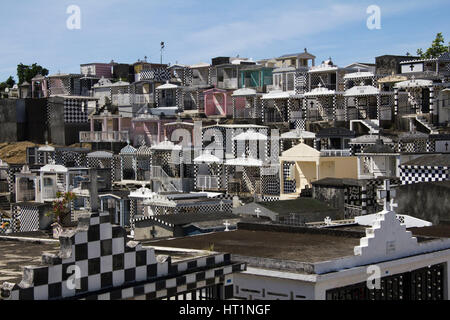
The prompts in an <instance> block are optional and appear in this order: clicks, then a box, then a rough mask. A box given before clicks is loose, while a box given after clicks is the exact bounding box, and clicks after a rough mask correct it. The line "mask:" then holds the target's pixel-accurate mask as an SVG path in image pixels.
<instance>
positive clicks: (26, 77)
mask: <svg viewBox="0 0 450 320" xmlns="http://www.w3.org/2000/svg"><path fill="white" fill-rule="evenodd" d="M38 74H40V75H43V76H47V75H48V70H47V69H45V68H43V67H41V66H40V65H38V64H37V63H33V64H32V65H31V66H27V65H24V64H22V63H21V64H19V65H18V66H17V78H19V84H22V83H24V82H25V81H26V82H31V79H33V78H34V77H35V76H37V75H38Z"/></svg>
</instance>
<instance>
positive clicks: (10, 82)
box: [0, 77, 16, 92]
mask: <svg viewBox="0 0 450 320" xmlns="http://www.w3.org/2000/svg"><path fill="white" fill-rule="evenodd" d="M15 84H16V81H14V79H13V77H9V78H8V79H7V80H6V81H5V82H0V92H3V91H5V89H6V88H12V87H13V86H14V85H15Z"/></svg>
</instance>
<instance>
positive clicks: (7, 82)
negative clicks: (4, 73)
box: [5, 76, 16, 88]
mask: <svg viewBox="0 0 450 320" xmlns="http://www.w3.org/2000/svg"><path fill="white" fill-rule="evenodd" d="M5 83H6V84H7V85H8V86H9V87H10V88H12V87H14V85H15V84H16V81H15V80H14V78H13V77H12V76H10V77H9V78H8V79H7V80H6V81H5Z"/></svg>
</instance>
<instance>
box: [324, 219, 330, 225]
mask: <svg viewBox="0 0 450 320" xmlns="http://www.w3.org/2000/svg"><path fill="white" fill-rule="evenodd" d="M324 222H325V224H326V225H327V226H329V225H331V218H330V217H326V218H325V219H324Z"/></svg>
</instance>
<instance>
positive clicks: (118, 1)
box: [0, 0, 450, 81]
mask: <svg viewBox="0 0 450 320" xmlns="http://www.w3.org/2000/svg"><path fill="white" fill-rule="evenodd" d="M373 4H374V5H378V6H379V7H380V9H381V29H380V30H369V29H368V28H367V26H366V20H367V17H368V14H367V13H366V9H367V7H368V6H369V5H373ZM70 5H78V6H79V7H80V9H81V29H80V30H69V29H67V27H66V20H67V19H68V17H69V14H67V13H66V10H67V7H68V6H70ZM449 9H450V3H449V1H448V0H427V1H423V0H408V1H403V0H399V1H384V0H383V1H381V0H378V1H377V0H369V1H366V0H345V1H344V0H340V1H337V0H329V1H327V0H325V1H322V0H316V1H299V0H279V1H273V0H271V1H268V0H258V1H256V0H227V1H218V0H208V1H206V0H69V1H66V0H33V1H32V0H20V1H7V2H6V1H5V2H2V4H1V11H0V23H1V25H2V30H3V33H2V35H1V37H0V81H4V80H5V79H6V78H7V77H8V76H9V75H13V76H16V66H17V64H18V63H24V64H32V63H34V62H37V63H38V64H41V65H42V66H44V67H46V68H48V69H49V70H50V73H57V72H58V71H61V72H74V73H77V72H79V65H80V64H81V63H89V62H109V61H111V60H112V59H113V60H114V61H117V62H123V63H133V62H136V61H137V59H143V58H144V56H147V57H149V60H150V61H155V62H159V59H160V58H159V44H160V42H161V41H165V43H166V50H165V53H164V62H165V63H167V62H170V63H175V62H178V63H183V64H194V63H197V62H210V61H211V58H212V57H215V56H228V55H233V56H234V55H237V54H239V55H240V56H241V57H248V58H253V59H255V60H256V59H262V58H271V57H277V56H280V55H283V54H287V53H293V52H301V51H303V49H304V48H305V47H306V48H308V51H309V52H311V53H313V54H314V55H316V56H317V62H318V63H320V62H321V61H323V60H325V59H327V58H328V57H330V56H331V57H332V59H333V62H334V63H336V64H338V65H346V64H349V63H352V62H355V61H359V62H372V63H373V62H374V57H375V56H378V55H382V54H405V53H406V52H410V53H412V54H415V52H416V49H417V48H419V47H423V48H426V47H428V46H429V45H430V43H431V41H432V40H433V39H434V37H435V35H436V33H437V32H443V34H444V37H445V39H446V41H447V42H448V41H450V19H449V18H448V12H449Z"/></svg>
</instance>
